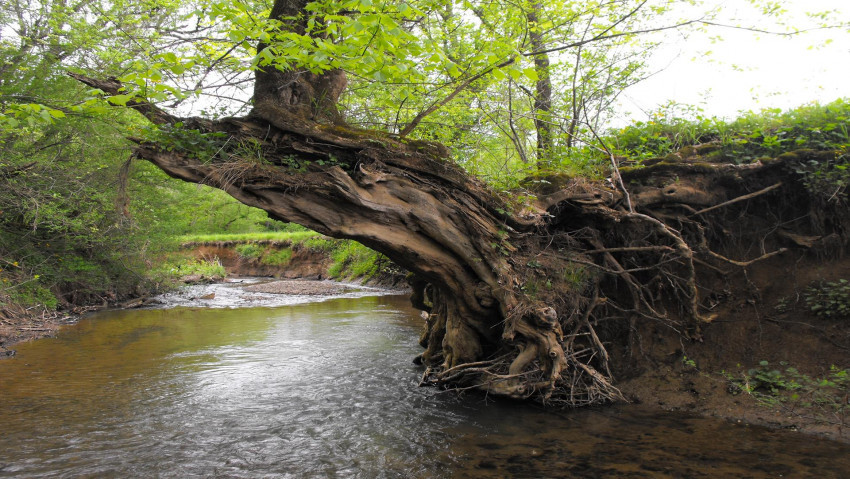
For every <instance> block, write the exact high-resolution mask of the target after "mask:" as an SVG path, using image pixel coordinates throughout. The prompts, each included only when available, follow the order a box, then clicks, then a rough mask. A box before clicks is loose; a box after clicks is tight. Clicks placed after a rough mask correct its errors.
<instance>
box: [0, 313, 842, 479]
mask: <svg viewBox="0 0 850 479" xmlns="http://www.w3.org/2000/svg"><path fill="white" fill-rule="evenodd" d="M419 322H420V320H419V318H418V316H417V315H416V314H415V312H414V311H412V310H410V308H409V307H408V306H407V301H406V299H405V298H403V297H397V296H384V297H367V298H354V299H352V298H345V299H337V300H331V301H326V302H323V303H315V304H302V305H297V306H289V307H282V308H246V309H215V310H211V309H185V308H184V309H172V310H146V311H139V310H136V311H120V312H111V313H105V314H100V315H98V316H96V317H94V318H91V319H88V320H85V321H82V322H80V323H79V324H77V325H75V326H73V327H69V328H68V329H66V330H64V331H63V332H62V334H60V335H59V337H57V338H53V339H46V340H40V341H35V342H32V343H29V344H25V345H21V346H20V347H19V348H18V354H17V356H15V357H14V358H11V359H9V360H4V361H0V477H119V476H120V477H298V478H300V477H364V478H372V477H387V478H390V477H405V478H407V477H422V478H430V477H482V478H483V477H510V476H513V477H712V478H714V477H754V478H759V477H842V476H843V475H844V474H845V473H846V471H848V470H850V446H847V445H842V444H838V443H833V442H828V441H818V440H814V439H812V438H807V437H803V436H799V435H797V434H796V433H791V432H782V431H770V430H766V429H761V428H754V427H743V426H735V425H732V424H728V423H725V422H722V421H716V420H709V419H702V418H695V417H690V416H684V415H678V414H676V415H674V414H659V413H656V412H651V411H647V410H644V409H640V408H634V407H625V408H604V409H599V410H593V411H577V412H569V411H564V412H559V413H557V414H552V413H551V412H544V411H541V410H540V409H538V408H535V407H531V406H528V405H521V404H515V403H493V402H489V403H485V402H483V401H482V399H481V398H478V397H466V398H462V399H458V398H456V397H454V395H452V394H445V393H440V392H438V391H436V390H434V389H426V388H418V387H416V384H417V382H418V379H419V375H420V374H421V371H420V370H419V369H418V368H417V367H416V366H414V365H413V364H412V363H411V361H410V360H411V358H413V357H414V356H415V355H416V354H417V353H419V348H418V346H417V345H416V338H417V335H418V332H419V326H420V323H419Z"/></svg>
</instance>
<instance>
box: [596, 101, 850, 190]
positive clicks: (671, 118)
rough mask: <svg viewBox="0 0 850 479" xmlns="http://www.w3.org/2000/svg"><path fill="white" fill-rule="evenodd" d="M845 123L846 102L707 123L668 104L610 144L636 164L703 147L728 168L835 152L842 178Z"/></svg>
mask: <svg viewBox="0 0 850 479" xmlns="http://www.w3.org/2000/svg"><path fill="white" fill-rule="evenodd" d="M848 119H850V101H848V100H847V99H839V100H836V101H834V102H832V103H830V104H827V105H818V104H812V105H806V106H802V107H799V108H795V109H792V110H789V111H787V112H783V111H781V110H778V109H768V110H763V111H761V112H758V113H753V112H749V113H747V114H745V115H743V116H741V117H740V118H738V119H736V120H734V121H731V122H726V121H723V120H721V119H718V118H709V117H706V116H704V115H702V112H701V111H700V110H699V109H697V108H693V107H688V106H684V105H679V104H675V103H673V104H670V105H668V106H667V107H665V108H664V109H662V110H660V111H658V112H656V113H654V114H653V119H652V120H650V121H648V122H638V123H636V124H635V125H632V126H629V127H626V128H624V129H622V130H619V131H617V132H612V134H611V138H610V139H609V141H610V142H611V144H613V145H615V148H616V149H615V153H616V154H617V155H618V156H622V157H625V158H626V159H628V160H631V161H638V162H639V161H642V160H645V159H649V158H660V157H664V156H666V155H668V154H670V153H673V152H676V151H678V150H681V149H682V148H685V147H688V146H693V145H699V144H704V143H714V144H715V145H716V147H717V148H715V149H714V151H712V152H711V153H710V156H711V158H712V159H716V160H717V161H728V162H733V163H748V162H752V161H755V160H757V159H759V158H763V157H775V156H778V155H779V154H781V153H783V152H788V151H793V150H799V149H811V150H819V151H825V150H830V151H831V150H835V151H838V152H839V153H841V155H842V160H841V161H839V162H838V163H836V164H837V165H838V166H837V167H836V168H835V169H836V170H837V171H838V172H841V173H842V174H843V172H844V171H845V170H846V164H847V161H848V160H847V156H846V155H847V152H848V149H850V134H848V128H850V123H848Z"/></svg>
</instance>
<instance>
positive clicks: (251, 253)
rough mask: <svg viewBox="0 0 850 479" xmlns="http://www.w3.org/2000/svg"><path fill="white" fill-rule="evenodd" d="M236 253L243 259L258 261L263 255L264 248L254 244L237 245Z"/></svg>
mask: <svg viewBox="0 0 850 479" xmlns="http://www.w3.org/2000/svg"><path fill="white" fill-rule="evenodd" d="M234 249H235V250H236V253H237V254H238V255H239V257H240V258H243V259H257V258H259V257H260V255H261V254H262V253H263V250H262V248H261V247H260V246H259V245H257V244H254V243H245V244H240V245H236V248H234Z"/></svg>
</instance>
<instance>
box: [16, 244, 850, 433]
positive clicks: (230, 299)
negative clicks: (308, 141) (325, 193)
mask: <svg viewBox="0 0 850 479" xmlns="http://www.w3.org/2000/svg"><path fill="white" fill-rule="evenodd" d="M273 246H274V245H273ZM284 248H291V245H277V247H276V248H274V249H272V250H269V251H267V252H266V253H265V254H273V253H274V252H276V251H280V250H281V249H284ZM189 252H190V253H191V254H192V255H195V257H198V258H204V257H206V258H209V257H215V258H217V259H218V260H219V261H221V262H222V263H223V264H224V265H225V268H226V269H227V271H228V273H229V274H230V279H229V280H228V281H227V282H224V283H207V282H205V281H203V280H202V281H200V282H199V284H193V285H188V286H185V287H183V288H181V289H179V290H178V291H176V292H174V293H170V294H171V296H170V298H169V299H167V300H166V301H164V303H167V304H171V305H180V306H186V307H200V308H209V307H240V306H248V307H250V306H260V305H271V306H277V305H286V304H293V303H302V302H311V301H315V300H317V299H320V298H321V297H330V296H345V295H349V294H350V295H352V297H356V296H360V295H363V294H366V295H369V294H387V293H388V292H389V293H399V292H401V288H400V287H399V286H398V284H399V283H400V279H399V276H398V275H396V276H391V277H392V278H393V280H392V281H386V280H384V283H383V284H381V281H382V280H381V278H380V276H379V277H377V278H375V277H373V278H371V281H370V282H368V283H367V285H361V284H357V283H354V282H338V281H330V280H327V279H324V278H327V277H328V276H329V274H328V270H329V268H330V266H331V265H332V264H333V260H332V258H330V257H329V255H327V254H325V255H321V254H318V253H317V252H316V251H314V250H310V249H307V248H305V249H303V250H300V251H297V250H296V251H293V254H292V255H291V257H290V258H289V261H288V265H287V268H286V269H285V270H278V272H277V274H276V276H278V277H279V278H272V277H267V278H264V279H254V278H246V277H242V276H238V275H237V274H238V273H245V272H258V270H257V268H259V267H262V266H263V264H262V260H261V258H262V256H258V257H255V258H245V257H244V256H240V255H239V254H238V252H237V251H236V250H235V245H204V246H196V247H194V248H193V249H191V250H189ZM777 264H778V265H777ZM788 267H789V266H788V265H783V264H782V263H775V264H771V263H769V262H766V263H764V264H762V265H759V266H758V268H750V270H749V273H750V274H749V276H747V278H746V279H748V280H752V281H754V282H759V284H768V285H769V286H767V287H763V288H762V289H761V290H760V291H759V294H760V296H758V297H757V298H756V297H755V296H753V295H752V294H747V295H739V296H738V297H737V299H736V298H735V297H730V298H726V299H727V300H726V302H724V303H718V307H717V310H716V312H717V318H716V319H715V320H714V321H713V322H712V323H710V324H707V325H705V326H704V328H703V330H702V340H701V341H695V342H687V343H682V342H681V341H680V340H679V339H678V336H677V335H675V334H670V331H666V330H665V329H664V328H661V327H657V326H654V325H652V324H640V325H638V326H636V328H637V330H636V333H635V335H634V338H635V339H633V343H631V344H629V345H628V346H629V347H627V348H619V349H618V348H616V347H615V348H612V354H614V355H618V356H619V358H618V360H617V363H618V364H628V365H629V366H628V368H624V369H622V370H620V371H616V372H615V376H616V377H617V378H618V383H617V386H618V387H619V388H620V389H621V391H622V392H623V393H624V395H625V397H626V398H627V399H628V400H629V401H630V402H631V403H633V404H642V405H645V406H647V407H650V408H655V409H660V410H665V411H676V412H688V413H694V414H699V415H702V416H709V417H717V418H722V419H725V420H728V421H731V422H733V423H741V424H755V425H762V426H767V427H771V428H775V429H786V430H792V431H798V432H801V433H804V434H811V435H816V436H819V437H825V438H829V439H834V440H838V441H842V442H850V431H848V419H850V418H848V414H847V412H848V408H850V405H848V403H847V401H848V399H847V397H844V398H841V397H837V396H835V395H834V394H833V395H832V396H828V397H819V398H818V401H819V403H818V404H806V403H804V402H803V401H802V400H800V399H799V398H798V399H793V398H792V395H793V394H797V393H798V392H800V391H799V390H798V389H794V388H795V387H796V386H794V384H795V383H794V381H797V380H799V379H800V376H802V377H805V378H810V379H816V378H823V377H826V375H827V374H829V372H830V367H833V366H834V367H836V368H838V369H837V371H843V370H845V369H846V368H847V367H848V365H847V363H846V354H845V353H846V348H845V347H844V346H843V344H844V342H843V341H846V339H847V336H848V325H847V323H846V321H836V320H828V319H823V318H820V317H818V316H817V315H815V314H812V312H811V311H808V309H807V307H806V304H805V302H804V301H802V300H800V299H798V300H796V301H790V300H789V298H793V297H795V295H796V296H797V297H798V298H799V297H800V294H801V292H802V291H804V290H805V288H806V285H809V284H812V283H813V282H815V281H833V280H836V279H837V278H841V277H844V276H847V275H848V271H850V261H848V260H846V259H841V260H836V261H833V262H831V263H829V264H822V263H816V262H808V263H806V262H800V261H798V262H797V263H795V268H798V269H797V270H796V271H794V272H793V274H792V272H790V271H787V268H788ZM288 277H294V278H293V279H286V278H288ZM305 277H306V278H309V279H305ZM775 277H783V278H785V279H786V281H784V282H781V283H778V284H777V283H776V282H771V281H768V279H770V278H775ZM185 279H186V280H189V281H190V282H191V281H196V282H197V281H198V280H199V278H185ZM376 283H377V285H376ZM741 290H744V289H741ZM158 302H162V301H160V300H158V299H156V298H146V299H136V300H133V301H130V302H123V303H121V304H117V305H111V306H110V305H104V306H99V307H88V308H84V309H81V310H79V311H75V312H73V314H52V315H50V314H47V315H42V316H36V315H32V314H30V315H28V316H26V315H23V316H21V317H22V318H25V319H24V320H23V321H21V322H20V323H19V326H18V327H12V326H10V325H9V324H7V323H6V322H5V321H4V322H3V325H2V328H0V357H2V356H9V355H12V354H14V349H13V346H14V344H16V343H18V342H20V341H27V340H32V339H35V338H39V337H45V336H51V335H53V334H55V332H56V331H57V330H58V329H59V328H61V327H62V326H63V325H67V324H69V323H73V322H74V321H76V320H77V319H78V318H79V317H80V316H81V315H84V314H86V313H90V312H92V311H95V310H99V309H105V308H107V307H112V308H115V307H118V308H122V307H123V308H130V307H139V306H147V307H163V306H164V305H163V304H157V303H158ZM762 362H764V363H766V364H768V366H766V367H761V366H760V364H761V363H762ZM789 368H793V369H794V370H795V371H799V373H798V374H799V375H800V376H798V377H796V378H791V377H787V373H786V370H787V369H789ZM774 372H775V373H776V374H778V375H779V376H776V380H775V384H770V383H767V382H765V379H764V377H761V376H760V375H768V374H774ZM783 375H784V376H783ZM760 377H761V379H759V378H760ZM777 386H781V387H777ZM839 386H841V387H844V388H845V391H846V384H843V385H839ZM771 388H774V389H775V390H774V391H771ZM813 391H814V390H813ZM836 391H837V392H840V391H841V389H840V388H839V389H829V392H830V393H835V392H836ZM809 392H812V391H809ZM814 392H819V391H814ZM798 395H799V394H798ZM842 401H843V403H842Z"/></svg>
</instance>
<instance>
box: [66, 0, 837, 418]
mask: <svg viewBox="0 0 850 479" xmlns="http://www.w3.org/2000/svg"><path fill="white" fill-rule="evenodd" d="M302 4H303V1H302V2H301V3H298V2H294V3H291V4H290V3H287V2H282V1H278V2H277V3H276V4H275V8H274V9H273V14H278V15H284V16H287V17H292V16H293V15H289V13H291V12H294V11H295V10H296V9H299V8H300V6H301V5H302ZM275 12H277V13H275ZM281 12H283V13H281ZM281 18H282V17H281ZM298 21H300V20H292V22H295V23H292V24H291V25H293V26H291V28H295V29H297V28H299V27H298V24H297V22H298ZM75 77H76V78H78V79H79V80H80V81H83V82H85V83H86V84H88V85H90V86H92V87H95V88H100V89H101V90H103V91H104V92H106V93H108V94H117V93H118V90H119V88H120V87H121V85H120V84H118V82H116V81H114V80H109V81H100V80H95V79H91V78H86V77H82V76H79V75H75ZM344 85H345V77H344V74H343V73H342V72H340V71H332V72H329V73H326V74H324V75H313V74H309V73H297V72H294V71H287V72H281V71H277V70H268V71H265V72H258V73H257V83H256V89H255V93H254V102H255V107H254V109H253V111H252V112H251V113H250V114H249V115H248V116H247V117H245V118H226V119H222V120H218V121H210V120H205V119H200V118H184V119H178V118H176V117H173V116H171V115H169V114H167V113H165V112H163V111H161V110H159V109H157V108H156V107H155V106H153V105H150V104H147V103H143V102H135V101H131V102H130V103H128V105H129V106H131V107H134V108H136V109H138V110H139V111H140V112H141V113H142V114H144V115H145V116H146V117H147V118H148V119H150V120H151V121H152V122H154V123H157V124H161V125H164V124H171V125H174V124H175V123H177V122H178V121H180V122H182V124H183V127H182V128H183V130H182V131H184V132H186V134H188V133H189V132H193V131H195V130H196V131H199V132H200V133H192V134H198V135H199V136H200V137H201V139H203V140H204V141H207V142H208V143H209V145H208V148H203V149H201V150H192V151H190V150H185V149H176V148H173V147H171V146H169V145H167V144H163V143H162V142H156V143H151V142H146V141H141V140H138V141H137V143H138V147H137V148H136V151H135V154H136V156H137V157H139V158H144V159H146V160H149V161H151V162H152V163H154V164H155V165H157V166H158V167H159V168H161V169H162V170H163V171H165V172H166V173H167V174H169V175H171V176H173V177H175V178H179V179H182V180H185V181H190V182H195V183H203V184H207V185H210V186H213V187H216V188H220V189H222V190H224V191H226V192H228V193H229V194H230V195H232V196H233V197H235V198H236V199H238V200H239V201H241V202H243V203H245V204H247V205H250V206H255V207H258V208H262V209H264V210H266V211H267V212H269V214H270V215H271V216H272V217H273V218H276V219H279V220H282V221H289V222H294V223H298V224H301V225H304V226H306V227H308V228H311V229H313V230H315V231H318V232H321V233H324V234H326V235H328V236H332V237H336V238H348V239H353V240H356V241H358V242H360V243H362V244H364V245H366V246H368V247H370V248H372V249H374V250H376V251H378V252H381V253H383V254H384V255H386V256H387V257H389V258H390V259H392V260H393V261H395V262H396V263H397V264H399V265H400V266H402V267H404V268H406V269H408V270H409V271H410V272H411V273H412V274H413V277H412V280H411V286H412V287H413V298H412V299H413V302H414V305H415V306H417V307H419V308H420V309H422V310H423V311H425V312H426V313H427V319H426V321H425V331H424V332H423V335H422V338H421V341H420V342H421V344H422V346H423V347H424V348H425V351H424V353H423V354H422V355H421V357H420V358H419V359H420V360H421V362H422V363H424V365H425V366H426V367H427V369H426V371H425V374H424V376H423V383H424V384H433V385H439V386H443V387H455V388H461V389H463V388H469V389H477V390H483V391H486V392H487V393H488V394H492V395H501V396H507V397H512V398H532V399H535V400H538V401H542V402H545V403H547V404H559V405H570V406H580V405H586V404H595V403H600V402H605V401H611V400H618V399H621V395H620V393H619V391H618V390H617V389H616V388H615V387H614V385H613V377H612V370H616V366H617V365H616V364H612V360H611V355H609V352H608V349H609V348H610V347H611V346H612V345H613V344H615V343H616V342H622V338H624V337H628V336H629V335H630V331H631V328H632V326H633V324H634V323H635V322H636V321H657V322H662V323H663V324H667V325H669V326H670V328H672V329H674V330H676V331H678V332H679V333H680V334H682V335H683V336H685V337H689V338H698V337H699V334H700V332H699V331H700V326H701V324H702V322H703V321H704V320H708V319H711V318H706V317H704V315H703V314H702V313H701V312H700V309H699V308H700V304H701V302H700V296H699V292H698V285H699V284H700V282H699V280H698V276H697V274H698V273H701V274H702V273H705V272H707V274H709V275H712V274H715V275H716V274H718V273H717V271H723V270H724V269H726V268H727V267H729V265H733V266H734V265H735V262H734V261H731V260H728V259H727V256H730V255H731V253H732V252H730V251H720V252H719V253H718V252H715V251H714V250H712V248H716V247H717V245H718V244H720V243H719V242H718V241H717V238H719V237H720V236H722V232H723V231H725V229H727V228H728V229H732V228H735V227H738V226H740V225H743V223H742V222H741V221H740V220H739V218H738V217H737V216H736V214H740V213H741V212H742V211H743V208H744V207H745V205H746V204H748V203H749V202H750V201H766V202H768V204H770V203H769V202H771V201H772V202H773V203H774V204H776V203H777V202H776V201H775V199H776V198H784V197H791V196H792V195H795V196H796V197H802V196H805V195H802V194H801V193H800V186H799V182H798V181H793V180H788V179H781V180H778V178H783V176H782V175H783V174H785V173H784V172H786V171H787V169H785V168H784V165H786V164H787V163H788V162H789V161H792V160H790V159H786V160H777V161H774V162H771V163H765V164H762V163H757V164H754V165H747V166H733V165H722V164H709V163H704V162H700V161H702V160H701V159H700V158H701V157H700V156H699V155H692V157H691V158H690V159H688V158H686V159H684V160H680V161H678V162H676V163H671V162H662V163H660V164H658V165H656V166H651V167H647V168H644V169H640V170H635V171H630V172H629V171H627V172H624V173H623V178H624V180H625V181H624V182H623V183H622V185H629V189H630V190H629V191H626V190H625V188H624V187H621V188H616V189H615V188H613V187H610V186H605V185H603V184H594V183H591V182H588V181H585V180H582V179H566V178H561V177H557V176H556V177H552V178H550V179H549V180H550V181H549V182H548V184H547V186H546V188H547V189H544V190H540V191H537V192H536V194H537V201H536V202H535V203H534V204H531V205H528V207H527V208H526V209H525V210H524V212H523V213H516V212H512V209H511V207H510V206H509V205H508V204H506V202H505V201H503V200H502V199H501V198H500V197H498V196H497V195H495V194H493V193H491V192H490V191H489V190H488V189H487V187H486V186H485V185H483V184H481V183H479V182H478V181H476V180H475V179H473V178H470V177H469V176H468V175H467V174H466V173H465V172H464V171H463V170H461V169H460V168H459V167H458V166H456V165H454V164H453V163H452V162H451V161H450V160H449V158H448V152H447V150H446V148H445V147H443V146H442V145H439V144H435V143H431V142H423V141H410V140H401V139H399V138H398V137H396V136H393V135H390V134H385V133H382V132H376V131H367V130H359V129H355V128H352V127H349V126H347V125H345V123H344V122H343V121H342V119H341V118H340V117H339V114H338V112H337V110H336V107H335V101H336V99H337V98H338V97H339V94H340V93H341V92H342V89H343V88H344ZM172 131H173V128H172ZM209 133H217V134H219V135H218V136H210V135H208V134H209ZM221 134H223V137H222V136H221ZM698 159H699V160H700V161H697V160H698ZM793 161H796V160H793ZM801 161H802V160H801ZM615 173H616V172H615ZM786 176H787V175H786ZM777 181H782V183H781V187H777V188H775V189H773V190H768V191H767V192H765V193H764V194H761V195H756V196H753V197H752V199H749V198H748V199H745V200H742V201H739V202H735V201H734V199H735V198H739V197H742V196H743V195H746V194H751V193H753V192H758V191H762V190H764V189H765V188H766V187H768V186H770V185H772V184H774V183H776V182H777ZM730 200H732V201H730ZM714 205H722V206H721V207H720V208H717V209H715V210H712V211H709V210H708V209H707V208H709V207H711V206H714ZM726 205H728V206H726ZM807 205H808V206H807ZM810 205H811V203H805V202H801V201H795V202H793V204H791V205H786V208H789V211H790V213H788V216H790V215H791V214H799V213H800V211H801V210H802V211H806V208H807V207H809V206H810ZM791 210H793V211H791ZM776 215H777V213H776V211H771V210H770V208H767V209H766V212H765V213H764V215H763V216H764V217H765V218H767V219H765V220H764V221H774V220H773V219H771V218H778V217H777V216H776ZM781 216H785V213H783V214H782V215H781ZM780 219H781V218H780ZM775 221H778V220H775ZM821 223H822V224H816V222H813V223H812V225H811V227H810V228H809V230H810V231H809V232H810V233H817V234H818V235H820V236H821V237H826V236H827V235H830V234H838V235H839V236H840V237H841V238H842V239H841V241H843V243H842V245H844V244H846V236H847V235H846V232H845V230H843V229H842V228H844V227H843V226H842V225H843V224H846V223H829V222H825V221H822V222H821ZM774 229H776V228H774ZM781 242H782V239H781V237H780V236H778V235H776V234H774V233H767V235H766V236H765V237H764V238H762V244H763V245H765V247H771V248H774V250H773V253H774V254H775V255H780V254H782V251H783V250H780V249H779V246H780V245H781ZM842 247H843V246H842ZM768 253H769V252H768ZM760 259H762V258H761V257H757V258H754V259H752V261H758V260H760ZM738 263H740V264H744V262H738ZM695 264H696V265H698V266H700V268H701V269H700V270H697V269H695ZM702 265H704V266H702Z"/></svg>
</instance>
